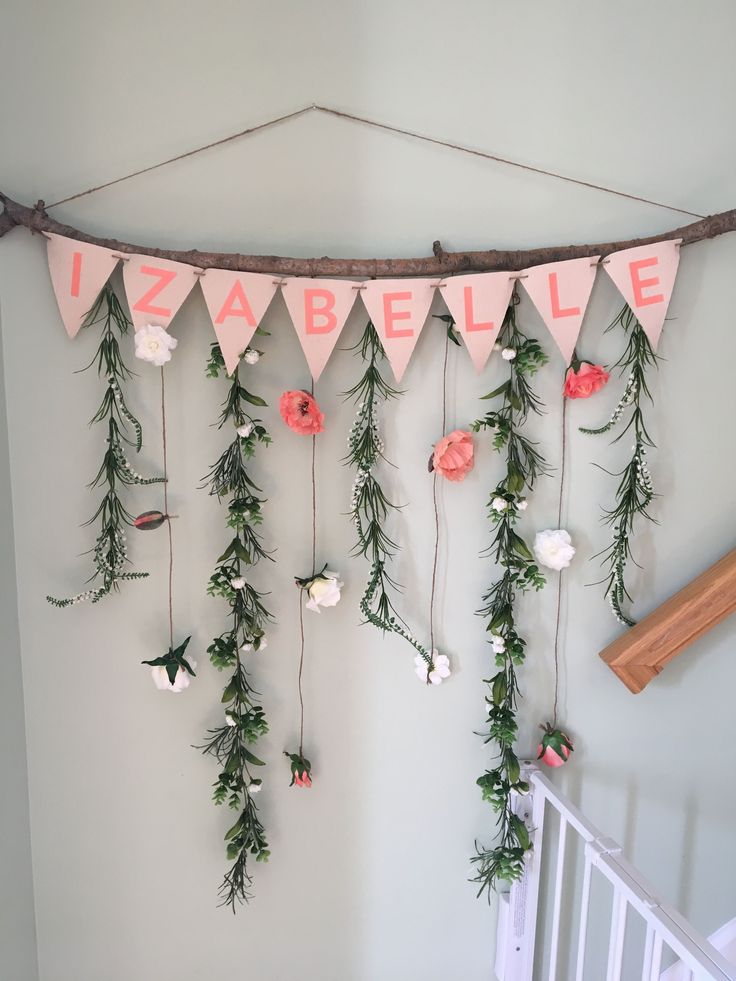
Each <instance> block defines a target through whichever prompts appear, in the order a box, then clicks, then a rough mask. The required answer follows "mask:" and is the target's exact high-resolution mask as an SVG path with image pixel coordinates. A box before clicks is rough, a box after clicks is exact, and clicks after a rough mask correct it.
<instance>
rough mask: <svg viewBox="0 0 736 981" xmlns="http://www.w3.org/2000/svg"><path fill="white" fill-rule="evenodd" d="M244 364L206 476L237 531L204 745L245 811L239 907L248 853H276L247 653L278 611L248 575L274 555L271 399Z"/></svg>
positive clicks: (259, 643) (230, 899)
mask: <svg viewBox="0 0 736 981" xmlns="http://www.w3.org/2000/svg"><path fill="white" fill-rule="evenodd" d="M223 370H224V363H223V361H222V355H221V353H220V349H219V346H218V345H217V344H213V345H212V352H211V355H210V358H209V360H208V362H207V375H208V377H211V378H217V377H218V376H219V375H220V372H221V371H223ZM238 371H239V369H238V368H236V370H235V372H234V374H233V376H232V380H231V382H230V387H229V389H228V393H227V396H226V398H225V401H224V403H223V408H222V413H221V414H220V417H219V420H218V428H220V429H221V428H222V427H223V426H225V425H231V426H233V430H234V433H233V440H232V442H231V443H230V444H229V445H228V446H227V447H226V449H225V450H224V451H223V453H222V454H221V456H220V458H219V460H218V461H217V462H216V463H215V465H214V466H213V467H212V469H211V470H210V472H209V474H208V475H207V478H206V483H205V485H206V486H208V487H209V492H210V494H213V495H214V496H216V497H217V498H218V500H221V501H222V500H223V499H226V498H227V499H228V508H227V520H226V524H227V527H228V528H231V529H232V530H233V531H234V537H233V539H232V540H231V542H230V544H229V545H228V546H227V548H226V549H225V551H224V552H223V553H222V555H220V557H219V558H218V560H217V564H216V566H215V570H214V572H213V573H212V576H211V577H210V580H209V584H208V586H207V592H208V593H209V594H210V595H211V596H219V597H222V598H223V599H225V600H226V601H227V603H228V604H229V606H230V612H229V623H228V625H227V628H226V629H225V630H224V631H223V632H222V633H221V634H220V635H219V636H217V637H215V638H214V639H213V641H212V643H211V644H210V646H209V647H208V648H207V653H208V654H209V655H210V660H211V661H212V664H213V665H214V666H215V667H216V668H217V669H218V671H222V670H230V669H232V674H231V676H230V678H229V680H228V683H227V685H226V686H225V690H224V692H223V695H222V703H223V705H224V706H225V721H224V723H223V724H222V725H221V726H218V727H216V728H214V729H210V730H209V731H208V732H207V737H206V740H205V742H204V744H203V745H202V746H200V747H198V748H199V749H201V750H202V752H203V753H205V754H209V755H210V756H213V757H214V758H215V759H216V760H217V762H218V763H219V765H220V768H221V769H220V773H219V775H218V777H217V781H216V782H215V784H214V788H215V790H214V794H213V800H214V802H215V803H216V804H223V803H225V802H227V804H228V807H230V808H232V809H233V810H238V811H239V812H240V813H239V817H238V820H237V821H236V822H235V824H234V825H233V826H232V827H231V828H230V829H229V830H228V831H227V833H226V834H225V841H226V843H227V858H228V861H230V862H232V865H231V866H230V868H229V869H228V871H227V873H226V874H225V877H224V879H223V882H222V884H221V886H220V898H221V903H220V905H222V906H229V907H230V908H231V909H232V910H233V912H235V908H236V904H237V903H240V902H247V901H248V900H249V899H250V898H251V892H250V887H251V885H252V882H253V878H252V874H251V871H250V869H249V867H248V861H249V858H250V857H251V856H255V860H256V861H257V862H265V861H267V860H268V857H269V854H270V853H269V850H268V842H267V841H266V835H265V830H264V827H263V824H262V822H261V819H260V817H259V815H258V808H257V807H256V803H255V795H256V794H257V793H258V792H259V791H260V790H261V787H262V781H261V779H260V778H258V777H254V776H253V775H252V769H253V768H254V767H260V766H263V765H264V764H263V761H262V760H260V759H259V758H258V757H257V756H256V755H255V754H254V753H253V751H252V749H251V748H250V747H251V746H252V745H253V744H254V743H256V742H257V741H258V739H259V738H260V737H261V736H263V735H264V734H265V733H266V732H268V723H267V722H266V717H265V713H264V711H263V708H262V706H261V705H259V704H258V701H257V697H258V696H257V693H256V692H255V690H254V689H253V687H252V686H251V683H250V680H249V677H248V672H247V671H246V668H245V663H244V661H245V658H244V654H246V653H247V652H249V651H261V650H263V649H264V648H265V647H266V632H265V628H266V626H267V625H268V623H269V621H270V620H271V619H272V618H271V614H270V613H269V611H268V610H267V609H266V607H265V606H264V604H263V595H262V594H261V593H259V592H258V590H256V589H255V587H254V586H252V585H251V584H250V583H249V582H247V581H246V579H245V573H246V572H247V569H248V568H249V567H251V566H253V565H255V563H256V562H258V561H259V560H260V559H262V558H269V555H268V553H267V552H266V551H265V550H264V548H263V544H262V541H261V537H260V535H259V534H258V532H257V530H256V529H257V527H258V526H259V525H260V524H261V521H262V513H261V506H262V505H263V504H264V501H263V499H261V498H259V497H257V496H256V493H257V492H258V491H259V489H258V487H257V486H256V485H255V483H254V482H253V480H252V478H251V477H250V475H249V474H248V472H247V469H246V461H247V460H249V459H250V458H251V457H252V456H253V454H254V452H255V449H256V447H257V445H258V444H259V443H261V444H264V445H268V444H269V443H270V442H271V437H270V436H269V435H268V433H267V431H266V429H265V427H264V426H263V425H262V424H261V421H260V420H259V419H253V418H251V416H250V415H249V414H248V411H247V406H248V405H257V406H262V405H265V404H266V403H265V402H264V401H263V399H261V398H260V397H259V396H256V395H253V394H251V393H250V392H248V391H247V390H246V389H245V388H244V387H243V385H242V384H241V383H240V379H239V377H238Z"/></svg>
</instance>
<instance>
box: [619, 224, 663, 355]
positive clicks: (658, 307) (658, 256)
mask: <svg viewBox="0 0 736 981" xmlns="http://www.w3.org/2000/svg"><path fill="white" fill-rule="evenodd" d="M681 242H682V239H680V238H678V239H673V240H671V241H669V242H657V243H656V244H655V245H639V246H637V247H636V248H635V249H624V251H623V252H614V253H613V254H612V255H609V256H608V258H607V259H605V260H604V261H603V267H604V269H605V270H606V272H607V273H608V275H609V276H610V277H611V279H612V280H613V282H614V283H615V284H616V287H617V288H618V290H619V292H620V293H621V295H622V296H623V298H624V299H625V300H626V302H627V303H628V305H629V306H630V307H631V309H632V311H633V313H634V316H635V317H636V319H637V320H638V321H639V323H640V324H641V326H642V328H643V330H644V333H645V334H646V335H647V337H648V338H649V342H650V344H651V345H652V347H653V348H654V350H655V351H656V349H657V343H658V342H659V335H660V334H661V333H662V326H663V325H664V318H665V316H666V315H667V307H668V306H669V302H670V298H671V296H672V290H673V289H674V286H675V277H676V276H677V267H678V265H679V262H680V243H681Z"/></svg>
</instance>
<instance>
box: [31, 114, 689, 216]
mask: <svg viewBox="0 0 736 981" xmlns="http://www.w3.org/2000/svg"><path fill="white" fill-rule="evenodd" d="M309 112H319V113H324V114H326V115H328V116H335V117H337V118H338V119H346V120H349V121H350V122H353V123H360V124H362V125H363V126H370V127H372V128H374V129H380V130H384V131H385V132H388V133H398V134H399V135H401V136H408V137H409V138H410V139H412V140H419V141H420V142H422V143H431V144H433V145H434V146H441V147H445V148H446V149H448V150H454V151H455V152H456V153H465V154H469V155H470V156H473V157H480V158H481V159H483V160H490V161H492V162H493V163H499V164H503V165H504V166H506V167H516V168H518V169H519V170H524V171H526V172H527V173H531V174H541V175H542V176H543V177H551V178H553V179H554V180H558V181H565V182H566V183H568V184H576V185H577V186H578V187H587V188H589V189H590V190H593V191H602V192H603V193H605V194H614V195H616V197H620V198H626V199H627V200H629V201H638V202H639V203H641V204H649V205H652V206H653V207H655V208H664V209H665V210H666V211H675V212H677V213H678V214H681V215H688V216H689V217H691V218H704V217H705V215H700V214H698V213H697V212H695V211H687V210H686V209H684V208H677V207H675V206H674V205H671V204H665V203H664V202H662V201H654V200H653V199H652V198H645V197H642V196H641V195H638V194H629V193H628V192H627V191H620V190H618V189H617V188H614V187H607V186H606V185H605V184H594V183H593V182H592V181H584V180H580V179H579V178H577V177H570V176H569V175H568V174H560V173H558V172H557V171H554V170H547V169H545V168H543V167H533V166H531V165H530V164H526V163H523V162H522V161H520V160H512V159H510V158H509V157H501V156H498V154H495V153H487V152H486V151H484V150H476V149H473V148H472V147H468V146H463V145H462V144H460V143H452V142H450V141H448V140H442V139H439V138H438V137H434V136H427V135H425V134H424V133H417V132H414V131H413V130H410V129H404V128H403V127H401V126H391V125H390V124H389V123H381V122H378V121H377V120H375V119H368V118H366V117H365V116H357V115H354V114H353V113H349V112H342V111H341V110H340V109H333V108H332V106H319V105H311V106H303V107H302V108H301V109H296V110H295V111H294V112H289V113H286V114H285V115H283V116H276V117H275V118H273V119H268V120H266V122H263V123H258V124H257V125H255V126H250V127H249V128H248V129H243V130H239V131H238V132H237V133H231V134H230V135H229V136H225V137H223V138H222V139H220V140H215V141H214V142H211V143H205V144H203V145H202V146H198V147H194V149H192V150H187V151H185V152H184V153H180V154H178V155H177V156H175V157H169V158H168V159H166V160H161V161H159V162H158V163H155V164H151V165H150V166H148V167H143V168H141V169H140V170H134V171H131V173H129V174H125V175H124V176H123V177H116V178H114V179H113V180H109V181H105V183H104V184H97V185H95V186H94V187H89V188H87V189H86V190H85V191H78V192H77V193H76V194H70V195H69V196H68V197H65V198H61V199H60V200H58V201H54V203H53V204H49V205H47V206H46V210H47V211H48V210H49V209H50V208H57V207H58V206H59V205H61V204H68V202H69V201H76V200H77V199H78V198H83V197H86V195H88V194H94V193H95V191H102V190H104V189H105V188H108V187H113V186H114V185H115V184H122V183H123V182H124V181H129V180H131V179H132V178H133V177H140V176H141V175H142V174H149V173H150V172H151V171H153V170H159V169H160V168H161V167H167V166H168V165H169V164H173V163H177V162H178V161H180V160H186V159H187V158H189V157H194V156H196V155H197V154H198V153H204V152H205V150H212V149H214V148H215V147H219V146H224V145H225V144H226V143H232V142H233V141H234V140H239V139H241V138H243V137H246V136H252V135H253V134H254V133H258V132H260V131H261V130H264V129H268V128H269V127H271V126H276V125H278V124H279V123H285V122H289V121H291V120H292V119H296V118H297V117H298V116H303V115H304V114H305V113H309Z"/></svg>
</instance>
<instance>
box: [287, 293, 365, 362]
mask: <svg viewBox="0 0 736 981" xmlns="http://www.w3.org/2000/svg"><path fill="white" fill-rule="evenodd" d="M360 285H361V284H360V283H352V282H348V281H347V280H343V279H299V278H296V277H289V278H287V279H286V282H285V283H284V284H283V286H282V290H283V294H284V300H285V301H286V306H287V309H288V311H289V315H290V316H291V320H292V323H293V324H294V328H295V329H296V333H297V336H298V338H299V343H300V344H301V346H302V351H304V357H305V358H306V359H307V364H308V365H309V371H310V373H311V375H312V378H313V379H314V380H315V381H317V379H318V378H319V376H320V375H321V374H322V370H323V369H324V366H325V365H326V364H327V361H328V360H329V357H330V355H331V354H332V352H333V350H334V348H335V344H337V339H338V337H339V336H340V331H341V330H342V329H343V327H344V326H345V321H346V320H347V319H348V315H349V314H350V311H351V310H352V308H353V304H354V303H355V298H356V296H357V295H358V287H359V286H360Z"/></svg>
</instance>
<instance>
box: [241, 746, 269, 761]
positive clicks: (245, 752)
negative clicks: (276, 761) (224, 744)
mask: <svg viewBox="0 0 736 981" xmlns="http://www.w3.org/2000/svg"><path fill="white" fill-rule="evenodd" d="M240 752H241V753H242V754H243V756H244V757H245V758H246V760H247V761H248V762H249V763H250V764H251V765H252V766H265V765H266V764H265V763H264V762H263V760H259V759H258V757H257V756H254V755H253V753H251V752H250V750H247V749H246V748H245V746H242V747H241V749H240Z"/></svg>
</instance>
